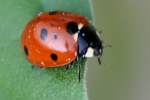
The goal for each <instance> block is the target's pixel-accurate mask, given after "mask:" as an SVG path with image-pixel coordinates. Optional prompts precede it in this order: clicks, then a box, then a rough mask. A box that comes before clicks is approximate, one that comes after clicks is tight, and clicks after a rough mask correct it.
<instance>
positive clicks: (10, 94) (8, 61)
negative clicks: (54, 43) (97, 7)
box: [0, 0, 92, 100]
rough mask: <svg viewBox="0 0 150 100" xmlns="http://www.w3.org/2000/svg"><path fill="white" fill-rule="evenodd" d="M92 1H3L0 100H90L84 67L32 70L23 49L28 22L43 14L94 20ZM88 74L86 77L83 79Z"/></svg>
mask: <svg viewBox="0 0 150 100" xmlns="http://www.w3.org/2000/svg"><path fill="white" fill-rule="evenodd" d="M90 7H91V4H90V1H89V0H68V1H67V0H40V1H38V0H9V1H8V0H0V12H1V15H0V22H1V24H0V100H87V93H86V84H85V81H86V80H85V78H84V77H85V74H84V72H85V71H84V66H85V61H81V62H80V64H81V65H82V74H81V76H82V79H81V82H80V83H79V82H78V79H77V65H76V64H74V65H73V68H72V69H71V70H69V71H66V70H65V68H48V69H40V68H36V67H35V68H32V67H31V64H30V63H29V62H28V61H27V60H26V58H25V55H24V53H23V50H22V48H21V42H20V40H21V33H22V31H23V29H24V27H25V25H26V24H27V22H28V21H29V20H30V19H31V18H33V17H34V16H36V15H37V14H38V13H40V12H42V11H50V10H61V11H62V10H64V11H70V12H77V13H80V14H81V15H84V16H87V17H88V18H89V19H90V20H92V14H91V8H90ZM83 74H84V75H83Z"/></svg>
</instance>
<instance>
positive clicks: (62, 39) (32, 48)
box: [21, 11, 103, 80]
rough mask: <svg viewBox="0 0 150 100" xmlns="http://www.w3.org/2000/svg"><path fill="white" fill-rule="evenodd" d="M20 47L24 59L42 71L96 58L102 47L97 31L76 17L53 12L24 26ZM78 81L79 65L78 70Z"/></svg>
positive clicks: (44, 13)
mask: <svg viewBox="0 0 150 100" xmlns="http://www.w3.org/2000/svg"><path fill="white" fill-rule="evenodd" d="M21 44H22V48H23V49H24V52H25V54H26V57H27V59H28V60H29V61H30V62H31V63H32V64H33V65H36V66H38V67H41V68H48V67H63V66H65V65H71V64H72V63H73V62H75V61H78V60H80V59H84V58H88V57H93V56H96V57H97V58H98V61H99V63H100V56H101V55H102V51H103V46H102V41H101V39H100V37H99V36H98V35H97V31H96V29H95V28H94V27H93V26H92V25H91V24H90V22H89V21H88V19H87V18H86V17H84V16H81V15H79V14H75V13H70V12H64V11H52V12H43V13H40V14H39V15H38V16H36V17H34V18H33V19H32V20H31V21H30V22H29V23H28V24H27V25H26V27H25V29H24V31H23V33H22V38H21ZM78 72H79V73H78V76H79V80H80V65H79V67H78Z"/></svg>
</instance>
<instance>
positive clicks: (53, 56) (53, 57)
mask: <svg viewBox="0 0 150 100" xmlns="http://www.w3.org/2000/svg"><path fill="white" fill-rule="evenodd" d="M50 57H51V59H52V60H54V61H56V60H57V59H58V57H57V55H56V54H54V53H52V54H51V55H50Z"/></svg>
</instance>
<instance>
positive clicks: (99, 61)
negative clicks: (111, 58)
mask: <svg viewBox="0 0 150 100" xmlns="http://www.w3.org/2000/svg"><path fill="white" fill-rule="evenodd" d="M97 60H98V63H99V65H101V64H102V62H101V59H100V56H98V57H97Z"/></svg>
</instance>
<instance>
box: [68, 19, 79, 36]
mask: <svg viewBox="0 0 150 100" xmlns="http://www.w3.org/2000/svg"><path fill="white" fill-rule="evenodd" d="M67 31H68V32H69V33H70V34H71V35H73V34H74V33H76V32H78V25H77V23H76V22H73V21H71V22H69V23H68V24H67Z"/></svg>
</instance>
